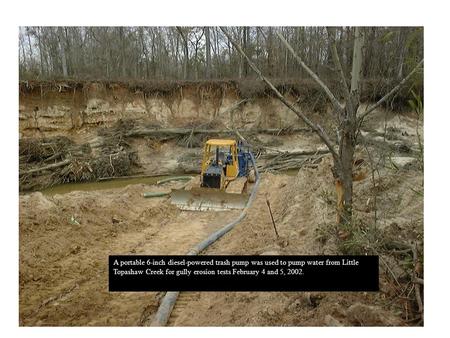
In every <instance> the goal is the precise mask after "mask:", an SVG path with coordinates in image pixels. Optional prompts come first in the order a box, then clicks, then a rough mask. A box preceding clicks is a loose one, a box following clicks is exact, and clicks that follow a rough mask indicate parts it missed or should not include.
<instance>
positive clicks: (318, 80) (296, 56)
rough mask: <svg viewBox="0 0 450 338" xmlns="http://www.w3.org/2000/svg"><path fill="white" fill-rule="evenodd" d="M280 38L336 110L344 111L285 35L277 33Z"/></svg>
mask: <svg viewBox="0 0 450 338" xmlns="http://www.w3.org/2000/svg"><path fill="white" fill-rule="evenodd" d="M275 33H276V34H277V36H278V38H279V39H280V40H281V42H282V43H283V44H284V46H285V47H286V48H287V49H288V50H289V52H290V53H291V54H292V56H293V57H294V59H295V60H296V61H297V62H298V63H299V64H300V66H302V67H303V69H304V70H305V71H306V72H307V73H308V74H309V76H311V77H312V78H313V80H314V81H316V82H317V84H318V85H319V86H320V87H321V88H322V89H323V91H324V92H325V94H327V96H328V98H329V99H330V101H331V103H332V104H333V106H334V108H335V109H336V110H342V109H344V106H343V105H342V104H341V103H339V101H338V100H337V99H336V97H335V96H334V95H333V93H332V92H331V90H330V89H329V88H328V87H327V85H326V84H325V83H323V81H322V80H321V79H320V78H319V77H318V76H317V75H316V73H314V72H313V71H312V70H311V69H310V68H309V67H308V66H307V65H306V64H305V63H304V62H303V60H302V59H301V57H300V56H298V54H297V53H296V52H295V51H294V49H293V48H292V47H291V45H290V44H289V43H288V42H287V41H286V39H285V38H284V37H283V35H281V34H280V32H275Z"/></svg>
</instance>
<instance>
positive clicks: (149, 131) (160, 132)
mask: <svg viewBox="0 0 450 338" xmlns="http://www.w3.org/2000/svg"><path fill="white" fill-rule="evenodd" d="M238 131H239V132H242V133H252V134H274V135H275V134H279V133H282V132H283V131H284V129H277V128H268V129H248V130H245V129H240V130H238ZM308 131H311V129H310V128H290V129H289V132H294V133H295V132H308ZM235 132H236V130H232V129H195V128H194V129H192V128H169V129H153V128H135V129H132V130H130V131H128V132H126V135H125V136H127V137H133V136H167V135H190V134H191V133H192V134H233V133H235Z"/></svg>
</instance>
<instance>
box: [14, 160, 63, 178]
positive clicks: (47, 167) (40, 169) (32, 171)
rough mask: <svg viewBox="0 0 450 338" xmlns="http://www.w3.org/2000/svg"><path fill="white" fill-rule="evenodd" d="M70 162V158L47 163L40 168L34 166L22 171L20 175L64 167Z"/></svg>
mask: <svg viewBox="0 0 450 338" xmlns="http://www.w3.org/2000/svg"><path fill="white" fill-rule="evenodd" d="M70 162H71V161H70V160H64V161H62V162H58V163H54V164H50V165H46V166H43V167H40V168H34V169H30V170H26V171H21V172H20V173H19V174H20V175H26V174H32V173H37V172H40V171H43V170H48V169H55V168H59V167H64V166H66V165H68V164H69V163H70Z"/></svg>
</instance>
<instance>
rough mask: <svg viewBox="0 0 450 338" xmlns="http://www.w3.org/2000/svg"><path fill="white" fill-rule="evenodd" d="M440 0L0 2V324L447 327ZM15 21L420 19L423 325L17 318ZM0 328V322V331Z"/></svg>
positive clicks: (398, 331)
mask: <svg viewBox="0 0 450 338" xmlns="http://www.w3.org/2000/svg"><path fill="white" fill-rule="evenodd" d="M444 3H445V2H444V1H428V2H423V1H416V0H413V1H393V0H389V1H387V0H372V1H361V0H360V1H355V0H350V1H348V0H341V1H337V0H336V1H331V0H317V1H314V0H308V1H298V0H297V1H261V0H260V1H244V0H222V1H214V0H203V1H193V0H186V1H181V0H176V1H175V0H167V1H163V0H159V1H116V0H112V1H96V2H94V1H93V0H90V1H85V0H78V1H74V2H67V1H65V2H64V1H47V0H36V1H25V0H22V1H20V2H15V3H14V4H11V3H9V4H6V3H5V2H4V3H3V6H2V13H1V14H0V15H1V23H2V29H1V40H0V43H1V45H2V48H1V50H2V52H1V53H0V67H1V70H2V71H1V73H0V74H2V76H1V78H0V84H1V91H0V95H1V97H2V101H1V103H0V110H1V112H2V115H1V120H0V124H1V126H2V130H1V133H0V136H1V143H0V145H1V147H2V152H1V153H2V156H1V159H2V164H1V165H0V168H1V173H0V177H1V178H2V182H3V184H2V187H3V190H2V191H1V196H2V197H3V198H2V204H1V205H2V209H1V210H2V216H3V217H1V219H2V224H1V236H0V238H1V241H2V242H1V254H2V255H1V256H0V257H1V260H2V263H3V264H1V269H2V274H1V275H0V276H1V277H0V278H1V289H0V290H1V292H2V294H1V298H0V299H1V301H0V304H1V305H0V306H1V314H0V319H1V323H2V326H1V330H2V331H3V332H4V333H3V332H2V333H3V334H2V336H4V337H9V336H19V337H46V338H47V337H61V336H65V337H80V336H89V337H92V336H107V337H109V338H113V337H120V338H123V337H125V336H130V335H132V336H133V337H149V336H152V337H161V336H183V337H191V336H192V337H208V338H210V337H211V336H214V337H227V338H229V337H230V336H234V335H236V334H239V335H241V334H246V335H252V336H257V337H273V336H275V335H279V334H281V335H283V336H286V337H294V336H295V337H298V336H299V335H302V336H310V335H314V336H318V337H324V336H333V337H360V336H361V335H364V336H366V337H378V338H379V337H380V336H383V337H384V336H395V337H398V336H399V335H400V336H404V335H405V336H408V337H409V338H412V337H422V336H423V335H425V334H434V335H436V336H441V335H442V334H440V332H448V316H447V315H446V313H447V312H448V311H447V308H448V305H449V299H448V298H449V297H448V294H449V291H448V279H447V277H446V276H448V273H447V269H448V268H447V265H446V258H447V257H448V247H449V240H450V236H449V230H448V227H449V226H450V222H449V216H448V214H447V213H446V211H447V210H448V209H449V208H450V207H449V198H448V194H449V193H450V190H449V189H448V188H449V184H448V181H449V179H450V177H449V176H450V167H449V166H448V163H449V161H448V157H449V156H450V154H449V153H448V150H447V149H445V148H446V145H447V143H448V136H447V135H448V134H450V123H449V113H448V110H449V103H448V102H446V101H447V100H446V99H447V98H448V97H449V94H448V93H449V90H450V86H449V85H448V81H449V80H450V76H449V72H448V67H449V66H448V64H449V61H448V57H449V55H450V54H449V53H448V52H449V50H448V49H449V48H448V40H449V34H448V24H447V21H448V9H446V8H445V6H444ZM22 25H96V26H99V25H135V26H139V25H148V26H157V25H166V26H170V25H266V26H267V25H292V26H306V25H366V26H370V25H376V26H377V25H386V26H407V25H418V26H425V54H426V57H425V72H426V76H425V135H426V136H425V139H426V140H425V160H426V164H425V182H426V188H425V196H426V197H425V250H426V251H425V281H426V282H425V328H359V329H356V328H343V329H339V328H338V329H336V328H190V329H187V328H162V329H161V328H159V329H158V328H18V229H17V224H18V196H17V195H18V183H17V177H18V154H17V153H18V118H17V117H18V114H17V111H18V93H17V81H18V48H17V44H18V39H17V37H18V26H22ZM5 330H6V332H5Z"/></svg>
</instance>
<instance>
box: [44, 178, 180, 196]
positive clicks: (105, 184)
mask: <svg viewBox="0 0 450 338" xmlns="http://www.w3.org/2000/svg"><path fill="white" fill-rule="evenodd" d="M175 176H179V175H171V176H154V177H137V178H117V179H113V180H108V181H96V182H83V183H66V184H58V185H55V186H53V187H49V188H46V189H43V190H41V192H42V193H43V194H44V195H48V196H52V195H56V194H66V193H69V192H72V191H96V190H105V189H114V188H123V187H126V186H127V185H130V184H149V185H151V184H156V183H157V182H158V181H159V180H163V179H165V178H170V177H175Z"/></svg>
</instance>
